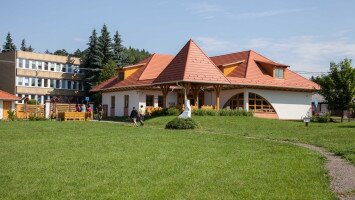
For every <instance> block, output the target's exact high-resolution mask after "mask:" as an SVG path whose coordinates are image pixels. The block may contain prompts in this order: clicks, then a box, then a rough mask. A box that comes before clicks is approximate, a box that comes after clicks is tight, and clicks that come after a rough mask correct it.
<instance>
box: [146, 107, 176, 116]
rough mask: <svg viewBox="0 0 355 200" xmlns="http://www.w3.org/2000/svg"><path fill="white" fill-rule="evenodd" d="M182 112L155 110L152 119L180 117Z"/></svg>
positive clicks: (167, 109) (173, 109) (171, 109)
mask: <svg viewBox="0 0 355 200" xmlns="http://www.w3.org/2000/svg"><path fill="white" fill-rule="evenodd" d="M180 113H181V112H180V110H179V109H177V108H163V109H160V110H155V111H153V112H152V114H151V117H160V116H178V115H180Z"/></svg>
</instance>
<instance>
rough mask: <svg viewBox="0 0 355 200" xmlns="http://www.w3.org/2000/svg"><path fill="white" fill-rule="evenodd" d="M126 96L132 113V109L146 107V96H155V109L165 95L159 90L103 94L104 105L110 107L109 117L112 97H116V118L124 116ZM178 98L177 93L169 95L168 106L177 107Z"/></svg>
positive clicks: (129, 111)
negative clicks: (159, 98) (160, 98)
mask: <svg viewBox="0 0 355 200" xmlns="http://www.w3.org/2000/svg"><path fill="white" fill-rule="evenodd" d="M124 95H129V106H128V107H129V109H128V113H131V111H132V108H133V107H136V108H137V109H138V108H139V107H140V106H141V105H143V107H144V108H145V107H146V95H154V107H158V96H159V95H163V94H162V92H161V91H158V90H131V91H120V92H109V93H103V94H102V104H103V105H105V104H107V105H108V116H110V108H111V96H115V104H116V107H115V116H123V115H124ZM176 101H177V96H176V94H175V93H169V94H168V96H167V101H166V103H167V106H169V105H170V104H175V105H176Z"/></svg>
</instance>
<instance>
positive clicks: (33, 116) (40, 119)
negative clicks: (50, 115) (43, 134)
mask: <svg viewBox="0 0 355 200" xmlns="http://www.w3.org/2000/svg"><path fill="white" fill-rule="evenodd" d="M28 120H30V121H45V120H47V119H46V118H45V117H40V116H36V115H32V114H31V115H30V116H28Z"/></svg>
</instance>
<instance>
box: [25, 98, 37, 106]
mask: <svg viewBox="0 0 355 200" xmlns="http://www.w3.org/2000/svg"><path fill="white" fill-rule="evenodd" d="M27 104H30V105H37V104H39V103H38V101H37V100H36V99H29V100H28V102H27Z"/></svg>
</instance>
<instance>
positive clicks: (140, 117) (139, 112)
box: [138, 105, 145, 126]
mask: <svg viewBox="0 0 355 200" xmlns="http://www.w3.org/2000/svg"><path fill="white" fill-rule="evenodd" d="M138 114H139V122H140V123H141V126H143V125H144V116H145V109H144V108H143V105H141V107H140V108H139V111H138Z"/></svg>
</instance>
